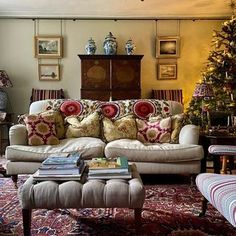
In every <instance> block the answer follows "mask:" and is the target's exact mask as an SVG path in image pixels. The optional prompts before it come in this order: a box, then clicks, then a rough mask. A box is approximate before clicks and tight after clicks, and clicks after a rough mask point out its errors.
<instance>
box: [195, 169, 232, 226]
mask: <svg viewBox="0 0 236 236" xmlns="http://www.w3.org/2000/svg"><path fill="white" fill-rule="evenodd" d="M196 184H197V187H198V189H199V191H200V192H201V193H202V195H203V196H204V199H203V201H202V212H201V214H200V216H203V215H205V213H206V210H207V201H209V202H210V203H211V204H212V205H213V206H214V207H215V208H216V209H217V210H218V211H219V212H220V213H221V214H222V215H223V216H224V217H225V218H226V219H227V220H228V221H229V223H231V224H232V225H233V226H234V227H236V175H220V174H212V173H202V174H199V175H198V176H197V178H196Z"/></svg>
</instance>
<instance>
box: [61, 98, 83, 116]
mask: <svg viewBox="0 0 236 236" xmlns="http://www.w3.org/2000/svg"><path fill="white" fill-rule="evenodd" d="M60 111H61V112H62V113H63V114H64V115H65V116H72V115H76V116H79V115H80V114H81V113H82V111H83V104H82V103H81V102H79V101H74V100H69V101H65V102H63V103H62V104H61V106H60Z"/></svg>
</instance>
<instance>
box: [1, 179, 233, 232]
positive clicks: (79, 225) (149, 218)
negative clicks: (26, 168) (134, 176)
mask: <svg viewBox="0 0 236 236" xmlns="http://www.w3.org/2000/svg"><path fill="white" fill-rule="evenodd" d="M26 178H27V176H20V178H19V185H21V184H22V183H23V182H24V181H25V179H26ZM145 188H146V199H145V203H144V206H143V212H142V217H143V224H142V226H141V229H140V231H139V232H135V227H134V222H133V210H131V209H119V208H116V209H78V210H76V209H57V210H46V209H42V210H34V211H33V214H32V224H31V232H32V236H34V235H38V236H46V235H55V236H66V235H74V236H75V235H94V236H95V235H96V236H97V235H122V236H123V235H140V236H145V235H147V236H149V235H170V236H205V235H224V236H233V235H236V230H235V229H234V228H233V227H232V226H231V225H230V224H229V223H228V222H227V221H226V220H225V219H224V217H223V216H221V215H220V213H218V211H217V210H215V209H214V208H213V207H212V206H211V205H209V207H208V211H207V214H206V216H205V217H202V218H200V217H198V213H199V212H200V209H201V194H200V193H199V192H198V190H197V188H196V186H190V185H188V184H155V185H148V186H145ZM6 235H8V236H9V235H14V236H16V235H18V236H21V235H23V231H22V217H21V209H20V205H19V200H18V197H17V190H16V189H15V188H14V185H13V183H12V181H11V179H10V178H0V236H6Z"/></svg>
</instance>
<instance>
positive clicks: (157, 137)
mask: <svg viewBox="0 0 236 236" xmlns="http://www.w3.org/2000/svg"><path fill="white" fill-rule="evenodd" d="M136 122H137V127H138V134H137V138H138V140H139V141H141V142H143V143H169V142H170V133H171V118H170V117H167V118H165V119H161V120H158V121H156V122H149V121H147V120H141V119H136Z"/></svg>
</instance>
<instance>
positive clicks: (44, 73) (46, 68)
mask: <svg viewBox="0 0 236 236" xmlns="http://www.w3.org/2000/svg"><path fill="white" fill-rule="evenodd" d="M38 74H39V80H42V81H58V80H60V66H59V65H58V64H40V65H39V67H38Z"/></svg>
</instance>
